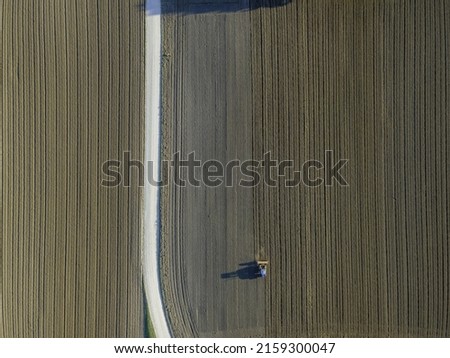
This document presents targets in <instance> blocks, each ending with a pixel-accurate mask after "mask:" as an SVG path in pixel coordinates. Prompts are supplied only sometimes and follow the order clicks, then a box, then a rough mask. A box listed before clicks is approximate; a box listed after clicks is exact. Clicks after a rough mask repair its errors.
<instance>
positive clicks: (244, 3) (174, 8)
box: [140, 0, 292, 15]
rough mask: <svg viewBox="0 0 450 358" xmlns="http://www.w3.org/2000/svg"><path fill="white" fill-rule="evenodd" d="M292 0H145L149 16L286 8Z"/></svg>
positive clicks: (144, 7) (143, 7) (145, 8)
mask: <svg viewBox="0 0 450 358" xmlns="http://www.w3.org/2000/svg"><path fill="white" fill-rule="evenodd" d="M290 2H292V0H143V2H142V4H141V5H140V8H141V10H145V12H146V13H147V15H164V14H167V15H193V14H206V13H227V12H238V11H249V10H254V9H259V8H271V7H279V6H284V5H287V4H289V3H290Z"/></svg>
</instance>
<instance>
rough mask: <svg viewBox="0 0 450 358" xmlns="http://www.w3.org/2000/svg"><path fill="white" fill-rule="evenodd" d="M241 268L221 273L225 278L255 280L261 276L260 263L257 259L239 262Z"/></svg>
mask: <svg viewBox="0 0 450 358" xmlns="http://www.w3.org/2000/svg"><path fill="white" fill-rule="evenodd" d="M239 267H241V268H239V269H237V270H236V271H232V272H225V273H222V274H221V275H220V277H221V278H222V279H223V280H227V279H233V278H237V279H239V280H254V279H256V278H258V277H260V274H259V268H258V263H257V262H256V261H250V262H244V263H241V264H239Z"/></svg>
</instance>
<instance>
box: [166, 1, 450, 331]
mask: <svg viewBox="0 0 450 358" xmlns="http://www.w3.org/2000/svg"><path fill="white" fill-rule="evenodd" d="M273 3H274V4H275V3H276V1H274V2H273ZM248 6H249V7H250V8H251V9H250V11H235V9H233V8H231V7H230V8H229V9H228V8H226V7H220V8H217V9H215V8H214V6H213V5H211V6H210V7H209V8H208V9H207V11H201V10H199V9H198V8H195V7H192V8H191V7H189V6H184V7H183V8H184V9H186V8H187V9H190V10H189V11H184V12H183V13H177V12H176V11H171V12H167V13H166V14H165V15H164V16H163V41H164V46H163V57H164V65H163V77H164V78H163V80H164V82H163V83H164V85H163V105H164V107H163V126H164V136H165V138H164V141H165V144H166V147H165V148H164V157H166V158H170V157H171V155H172V154H173V153H175V152H177V151H180V153H182V155H183V154H184V155H185V156H186V154H187V153H189V152H190V151H196V153H197V154H198V155H197V156H198V157H199V158H200V159H203V160H207V159H212V158H214V159H218V160H221V161H224V162H226V161H227V160H230V159H232V158H237V159H249V158H254V159H260V158H261V157H262V156H263V154H264V153H266V152H268V151H270V152H271V155H272V157H273V158H276V159H278V160H284V159H290V160H293V161H294V167H295V169H297V170H298V169H300V166H301V164H302V163H304V162H305V161H307V160H309V159H314V160H317V161H320V162H322V163H326V160H325V159H326V158H325V153H326V151H327V150H331V151H332V161H333V162H336V161H337V160H338V159H348V162H347V164H346V166H345V167H344V168H343V169H342V171H341V174H342V175H343V176H344V178H345V179H346V181H347V182H348V186H340V185H338V184H337V182H336V181H334V182H333V185H332V186H325V185H323V184H322V185H319V186H316V187H306V186H305V185H303V184H300V185H298V186H297V187H287V185H285V183H278V185H276V186H274V187H268V186H265V185H263V184H260V185H258V186H256V187H255V188H253V189H248V188H242V187H238V186H234V187H232V188H225V187H218V188H207V187H205V186H201V187H200V188H192V187H186V188H180V187H177V186H176V185H174V184H171V185H169V187H168V188H166V189H164V190H163V194H164V195H163V197H162V204H163V206H162V210H163V218H164V220H163V243H162V249H163V251H162V254H163V257H162V264H163V267H162V270H163V286H164V297H165V301H166V304H167V307H168V312H169V318H170V322H171V325H172V329H173V332H174V333H175V335H179V336H283V337H292V336H316V337H317V336H319V337H320V336H322V337H323V336H352V337H385V336H391V337H408V336H416V337H428V336H432V337H449V336H450V331H449V330H450V328H449V316H450V311H449V302H450V294H449V286H450V262H449V255H450V245H449V230H448V222H449V219H450V217H449V215H450V212H449V209H448V204H449V202H450V185H449V180H448V170H447V167H448V163H449V158H450V144H449V141H448V138H449V130H450V128H449V127H450V120H449V116H450V113H449V103H450V79H449V76H450V75H449V74H450V61H449V58H450V57H449V53H450V38H449V34H450V2H449V1H447V0H442V1H425V0H417V1H356V0H355V1H339V0H337V1H325V0H323V1H320V0H319V1H316V0H314V1H312V0H310V1H301V0H294V1H292V2H291V3H289V4H288V5H286V6H272V7H271V6H258V3H257V2H252V1H250V2H249V5H248ZM192 9H194V10H192ZM195 9H196V10H195ZM215 10H216V11H215ZM323 171H324V170H322V171H321V170H316V171H315V173H316V174H318V175H319V176H320V175H322V174H323ZM255 259H268V260H269V266H268V276H267V278H266V279H265V280H262V279H257V280H249V279H245V278H243V279H240V278H239V277H238V278H235V279H231V280H227V279H224V278H223V277H224V276H223V273H227V272H231V271H235V270H238V269H239V267H240V266H239V265H240V264H242V263H245V262H246V261H251V260H255Z"/></svg>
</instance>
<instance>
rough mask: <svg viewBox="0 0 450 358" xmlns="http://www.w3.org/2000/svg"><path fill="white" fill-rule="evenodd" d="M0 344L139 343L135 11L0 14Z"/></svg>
mask: <svg viewBox="0 0 450 358" xmlns="http://www.w3.org/2000/svg"><path fill="white" fill-rule="evenodd" d="M0 11H1V12H0V21H1V26H0V29H1V30H0V31H1V35H0V36H1V46H2V55H1V57H0V58H1V63H0V76H1V95H2V99H1V101H0V103H1V107H0V108H1V109H0V113H1V116H2V122H1V123H2V125H1V130H2V134H1V175H0V178H1V187H2V190H1V199H0V203H1V204H0V205H1V206H2V210H1V212H2V215H1V237H0V250H1V251H0V336H1V337H121V336H142V334H143V333H144V329H143V325H144V319H143V303H142V302H143V296H142V289H141V281H142V275H141V244H140V240H141V228H140V227H141V220H140V216H141V209H140V201H141V200H140V197H141V196H140V191H139V189H138V188H137V186H136V185H135V183H134V184H133V183H132V185H131V187H129V188H126V187H123V186H121V187H119V188H107V187H104V186H101V185H100V183H101V180H102V178H103V176H102V171H101V168H102V164H103V163H104V162H105V161H106V160H108V159H120V158H121V153H122V152H123V151H131V153H132V156H133V157H134V158H136V159H139V158H141V153H142V148H143V146H142V143H143V140H144V138H143V130H142V127H143V91H144V88H143V86H144V84H143V70H144V69H143V53H144V38H143V34H144V31H143V29H144V13H143V12H142V11H140V7H139V1H137V0H136V1H109V0H98V1H87V0H81V1H47V0H46V1H29V0H23V1H12V0H11V1H9V0H3V1H1V2H0Z"/></svg>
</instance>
